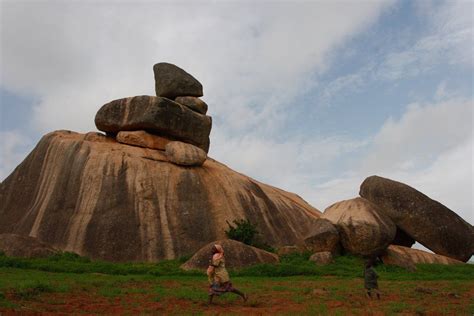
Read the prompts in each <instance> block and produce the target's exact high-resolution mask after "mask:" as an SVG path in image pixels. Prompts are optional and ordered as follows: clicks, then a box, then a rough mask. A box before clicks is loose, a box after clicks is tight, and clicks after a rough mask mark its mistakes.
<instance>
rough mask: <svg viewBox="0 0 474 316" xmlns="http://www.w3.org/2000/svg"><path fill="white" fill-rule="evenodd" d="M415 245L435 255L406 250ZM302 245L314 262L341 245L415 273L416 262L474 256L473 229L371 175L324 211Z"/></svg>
mask: <svg viewBox="0 0 474 316" xmlns="http://www.w3.org/2000/svg"><path fill="white" fill-rule="evenodd" d="M415 241H417V242H419V243H420V244H422V245H424V246H425V247H427V248H429V249H430V250H432V251H433V252H434V253H435V254H430V253H428V252H425V251H422V250H416V249H411V248H410V247H411V246H412V245H413V244H414V243H415ZM304 243H305V247H306V249H307V250H309V251H311V252H312V253H314V255H313V256H312V260H313V261H315V262H318V261H323V262H325V261H330V260H331V256H334V255H336V254H337V253H338V249H339V247H340V248H341V249H342V251H344V252H349V253H352V254H355V255H360V256H364V257H367V258H369V257H370V258H374V257H379V258H380V259H381V260H382V261H383V262H384V263H386V264H395V265H399V266H402V267H405V268H410V269H414V268H415V265H416V264H418V263H440V264H455V263H461V262H466V261H467V260H469V258H471V256H472V255H473V254H474V228H473V226H472V225H470V224H469V223H467V222H466V221H464V220H463V219H462V218H461V217H459V216H458V215H457V214H456V213H454V212H453V211H451V210H450V209H448V208H447V207H446V206H444V205H442V204H441V203H439V202H437V201H434V200H432V199H430V198H429V197H427V196H426V195H424V194H423V193H421V192H419V191H417V190H415V189H414V188H412V187H410V186H408V185H406V184H403V183H400V182H397V181H393V180H390V179H385V178H382V177H378V176H372V177H368V178H367V179H365V180H364V182H363V183H362V184H361V187H360V197H356V198H353V199H350V200H345V201H340V202H337V203H335V204H333V205H331V206H329V207H328V208H326V210H325V211H324V213H323V215H322V216H321V218H319V219H318V220H317V221H316V222H315V225H313V228H312V230H311V233H310V234H309V235H308V237H307V238H306V239H305V240H304ZM321 258H322V259H321Z"/></svg>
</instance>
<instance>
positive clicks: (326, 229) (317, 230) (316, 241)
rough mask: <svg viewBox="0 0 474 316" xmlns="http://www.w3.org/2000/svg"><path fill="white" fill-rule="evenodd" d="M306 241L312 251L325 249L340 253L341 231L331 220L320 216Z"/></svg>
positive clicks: (307, 246)
mask: <svg viewBox="0 0 474 316" xmlns="http://www.w3.org/2000/svg"><path fill="white" fill-rule="evenodd" d="M304 243H305V246H306V248H307V249H308V250H309V251H311V252H312V253H315V252H323V251H329V252H331V253H338V252H339V248H340V238H339V232H338V231H337V228H336V226H334V225H333V224H332V223H331V221H330V220H328V219H324V218H320V219H318V220H316V222H315V224H314V227H313V228H312V229H311V233H310V235H309V236H308V237H307V238H305V240H304Z"/></svg>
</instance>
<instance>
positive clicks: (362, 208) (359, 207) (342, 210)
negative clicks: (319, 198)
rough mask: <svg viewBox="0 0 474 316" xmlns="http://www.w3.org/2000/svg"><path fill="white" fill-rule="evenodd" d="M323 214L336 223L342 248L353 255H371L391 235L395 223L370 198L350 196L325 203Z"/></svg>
mask: <svg viewBox="0 0 474 316" xmlns="http://www.w3.org/2000/svg"><path fill="white" fill-rule="evenodd" d="M322 217H323V218H325V219H328V220H329V221H331V222H332V223H333V224H334V225H336V226H337V227H338V230H339V235H340V237H341V243H342V246H343V247H344V249H346V250H347V251H349V252H351V253H353V254H357V255H373V254H375V253H377V252H379V251H381V250H383V249H385V248H386V247H387V246H388V245H389V244H390V243H391V242H392V241H393V239H394V238H395V233H396V226H395V224H394V223H393V222H392V221H391V220H390V218H389V217H387V216H386V215H385V214H384V213H382V212H381V211H380V210H379V209H378V207H377V206H376V205H375V204H373V203H372V202H370V201H368V200H366V199H363V198H360V197H358V198H354V199H350V200H345V201H341V202H337V203H335V204H333V205H331V206H330V207H328V208H327V209H326V210H325V211H324V213H323V216H322Z"/></svg>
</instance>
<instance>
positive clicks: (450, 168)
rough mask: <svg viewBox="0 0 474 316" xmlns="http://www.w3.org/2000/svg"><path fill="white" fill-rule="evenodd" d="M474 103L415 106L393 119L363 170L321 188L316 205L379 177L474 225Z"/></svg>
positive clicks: (380, 134)
mask: <svg viewBox="0 0 474 316" xmlns="http://www.w3.org/2000/svg"><path fill="white" fill-rule="evenodd" d="M472 118H473V102H472V100H464V99H451V100H446V101H440V102H438V103H433V104H425V105H411V106H408V107H407V110H406V111H405V113H404V114H403V116H402V117H401V118H400V119H399V120H394V119H388V120H387V122H385V124H384V125H383V126H382V127H381V129H380V130H379V132H378V133H377V135H376V136H375V137H374V138H373V140H372V142H371V144H372V145H371V147H370V149H369V150H368V151H367V152H366V153H365V155H364V156H363V158H362V159H361V163H360V165H359V166H358V167H354V168H353V169H352V170H349V171H347V170H344V171H342V172H341V175H340V176H338V177H335V178H334V179H332V180H330V181H327V182H325V183H323V184H320V185H318V186H317V189H316V191H315V192H316V193H317V194H318V197H316V198H314V199H310V201H311V202H312V203H314V204H313V205H315V206H316V207H318V208H320V209H324V208H325V207H327V206H328V205H330V204H332V203H334V202H336V201H340V200H343V199H349V198H353V197H355V196H358V194H359V187H360V184H361V183H362V181H363V180H364V179H365V178H366V177H368V176H371V175H374V174H376V175H379V176H382V177H386V178H390V179H393V180H396V181H400V182H403V183H405V184H408V185H410V186H412V187H414V188H415V189H417V190H419V191H421V192H423V193H424V194H426V195H428V196H429V197H431V198H432V199H434V200H437V201H439V202H440V203H441V204H444V205H446V206H447V207H448V208H450V209H451V210H453V211H454V212H456V213H457V214H458V215H460V216H461V217H462V218H464V219H465V220H466V221H468V222H470V223H471V224H472V223H474V203H473V202H474V200H473V181H474V171H473V169H474V165H473V152H472V151H473V148H474V143H473V139H474V138H473V130H472V128H473V125H472Z"/></svg>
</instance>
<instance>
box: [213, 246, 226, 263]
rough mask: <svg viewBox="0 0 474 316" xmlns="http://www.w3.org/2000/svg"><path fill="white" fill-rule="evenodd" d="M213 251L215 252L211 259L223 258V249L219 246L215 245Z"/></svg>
mask: <svg viewBox="0 0 474 316" xmlns="http://www.w3.org/2000/svg"><path fill="white" fill-rule="evenodd" d="M214 249H215V250H216V251H217V252H216V253H215V254H214V255H213V256H212V257H213V258H214V259H216V260H218V259H221V258H222V257H224V248H222V246H221V245H219V244H215V245H214Z"/></svg>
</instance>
